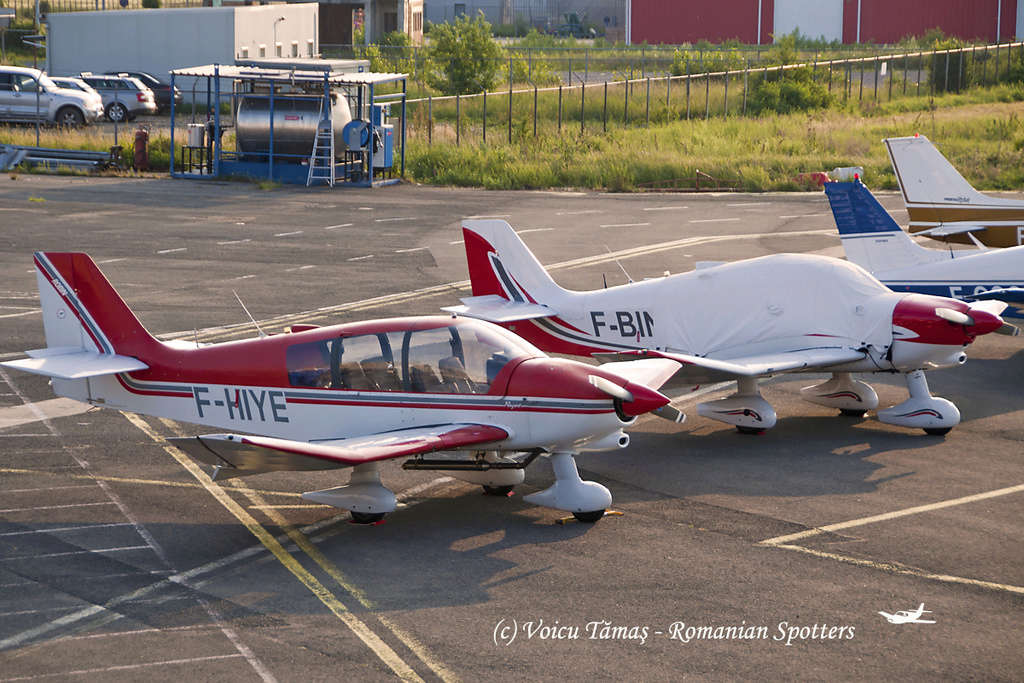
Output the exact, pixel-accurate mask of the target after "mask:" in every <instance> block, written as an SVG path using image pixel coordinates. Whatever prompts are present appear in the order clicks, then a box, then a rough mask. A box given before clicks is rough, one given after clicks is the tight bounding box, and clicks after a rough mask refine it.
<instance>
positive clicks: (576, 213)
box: [555, 209, 604, 216]
mask: <svg viewBox="0 0 1024 683" xmlns="http://www.w3.org/2000/svg"><path fill="white" fill-rule="evenodd" d="M588 213H604V209H584V210H582V211H556V212H555V215H556V216H583V215H584V214H588Z"/></svg>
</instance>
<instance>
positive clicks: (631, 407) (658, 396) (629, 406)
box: [622, 382, 670, 417]
mask: <svg viewBox="0 0 1024 683" xmlns="http://www.w3.org/2000/svg"><path fill="white" fill-rule="evenodd" d="M626 390H627V391H628V392H629V393H631V394H632V395H633V400H632V401H628V402H627V401H623V402H622V412H624V413H625V414H626V415H629V416H630V417H635V416H636V415H643V414H644V413H649V412H651V411H652V410H657V409H658V408H660V407H662V406H664V405H668V404H669V402H670V399H669V398H668V396H665V395H664V394H663V393H661V392H660V391H655V390H654V389H651V388H650V387H645V386H644V385H642V384H636V383H635V382H626Z"/></svg>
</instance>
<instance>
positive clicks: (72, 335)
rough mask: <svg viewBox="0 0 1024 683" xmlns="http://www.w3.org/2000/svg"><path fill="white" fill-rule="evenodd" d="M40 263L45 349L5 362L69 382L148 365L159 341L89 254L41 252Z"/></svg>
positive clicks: (36, 260)
mask: <svg viewBox="0 0 1024 683" xmlns="http://www.w3.org/2000/svg"><path fill="white" fill-rule="evenodd" d="M35 266H36V280H37V282H38V285H39V302H40V305H41V306H42V311H43V329H44V331H45V334H46V348H44V349H36V350H34V351H28V352H27V354H28V355H29V358H28V359H26V360H19V361H10V362H7V363H4V365H7V366H9V367H13V368H17V369H19V370H24V371H26V372H33V373H36V374H41V375H48V376H50V377H54V378H58V379H67V380H79V379H85V378H88V377H97V376H100V375H109V374H116V373H120V372H131V371H133V370H143V369H146V368H147V367H148V365H147V364H146V363H145V362H144V361H143V360H141V359H143V358H146V357H147V356H151V355H152V353H153V351H154V350H155V349H157V348H159V346H160V342H159V341H157V340H156V339H155V338H154V337H153V336H152V335H150V334H149V332H147V331H146V329H145V328H144V327H143V326H142V323H140V322H139V320H138V318H136V317H135V315H134V314H133V313H132V312H131V311H130V310H129V309H128V306H127V305H126V304H125V303H124V301H123V300H122V299H121V297H120V296H119V295H118V294H117V292H116V291H115V290H114V288H113V287H112V286H111V284H110V282H109V281H108V280H107V278H106V277H104V276H103V273H102V272H100V269H99V268H98V267H97V266H96V263H95V262H93V260H92V259H91V258H89V256H87V255H86V254H81V253H67V252H36V254H35ZM54 388H55V390H57V389H58V387H57V386H56V385H55V387H54ZM58 393H60V391H58Z"/></svg>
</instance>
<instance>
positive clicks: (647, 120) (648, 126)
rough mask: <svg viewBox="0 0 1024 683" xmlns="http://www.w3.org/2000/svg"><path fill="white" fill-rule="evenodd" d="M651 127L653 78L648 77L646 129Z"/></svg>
mask: <svg viewBox="0 0 1024 683" xmlns="http://www.w3.org/2000/svg"><path fill="white" fill-rule="evenodd" d="M650 127H651V77H650V76H648V77H647V104H646V109H645V110H644V128H650Z"/></svg>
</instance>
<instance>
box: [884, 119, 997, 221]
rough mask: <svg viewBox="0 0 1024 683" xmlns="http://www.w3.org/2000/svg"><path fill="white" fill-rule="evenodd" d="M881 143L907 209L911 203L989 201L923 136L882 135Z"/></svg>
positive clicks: (953, 203) (964, 203) (982, 202)
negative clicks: (894, 173)
mask: <svg viewBox="0 0 1024 683" xmlns="http://www.w3.org/2000/svg"><path fill="white" fill-rule="evenodd" d="M884 142H885V147H886V149H887V150H888V151H889V160H890V161H891V162H892V168H893V170H894V171H895V172H896V180H897V181H898V182H899V184H900V190H901V191H902V192H903V200H904V201H905V202H906V203H907V207H908V210H910V208H911V207H910V205H912V204H947V205H951V206H964V205H969V204H979V203H980V204H988V203H990V201H989V198H988V197H986V196H985V195H983V194H981V193H980V192H978V191H977V190H975V189H974V187H972V186H971V184H970V183H969V182H967V180H966V179H965V178H964V177H963V176H962V175H960V172H959V171H957V170H956V168H954V167H953V164H951V163H949V160H948V159H946V157H944V156H943V155H942V152H940V151H939V150H938V149H936V147H935V145H933V144H932V142H931V140H929V139H928V138H926V137H925V136H923V135H918V136H915V137H906V138H886V139H885V141H884ZM913 218H914V217H913V216H911V220H913ZM954 220H955V219H954Z"/></svg>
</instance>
